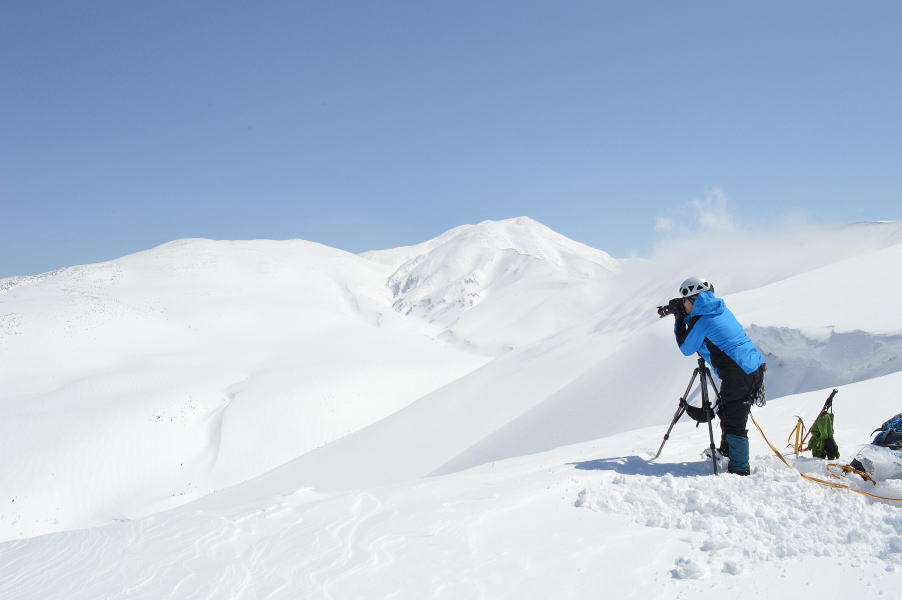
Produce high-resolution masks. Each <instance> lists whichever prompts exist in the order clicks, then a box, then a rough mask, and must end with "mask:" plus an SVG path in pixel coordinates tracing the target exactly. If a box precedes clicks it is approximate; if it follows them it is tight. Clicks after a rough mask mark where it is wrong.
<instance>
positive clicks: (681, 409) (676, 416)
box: [652, 402, 686, 460]
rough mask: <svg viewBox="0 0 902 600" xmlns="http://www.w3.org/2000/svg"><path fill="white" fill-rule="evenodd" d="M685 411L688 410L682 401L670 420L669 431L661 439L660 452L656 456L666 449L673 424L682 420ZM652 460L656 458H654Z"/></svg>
mask: <svg viewBox="0 0 902 600" xmlns="http://www.w3.org/2000/svg"><path fill="white" fill-rule="evenodd" d="M684 412H686V409H685V408H684V407H683V403H682V402H680V406H679V407H678V408H677V410H676V412H675V413H674V414H673V420H672V421H671V422H670V427H668V428H667V433H665V434H664V439H663V440H662V441H661V445H660V446H659V447H658V453H657V454H655V458H658V457H659V456H661V450H663V449H664V444H666V443H667V440H668V439H670V431H671V430H672V429H673V426H674V425H676V422H677V421H679V420H680V417H682V416H683V413H684ZM652 460H654V458H653V459H652Z"/></svg>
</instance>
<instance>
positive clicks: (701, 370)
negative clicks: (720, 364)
mask: <svg viewBox="0 0 902 600" xmlns="http://www.w3.org/2000/svg"><path fill="white" fill-rule="evenodd" d="M696 377H698V378H699V385H700V386H701V391H702V407H701V414H700V417H703V418H705V419H706V420H707V423H708V439H709V440H710V441H711V466H712V467H713V468H714V474H715V475H717V456H716V455H715V454H714V430H713V429H712V427H711V421H713V420H714V409H713V408H711V401H710V400H709V398H708V386H709V385H710V386H711V389H712V390H714V396H715V397H716V398H717V401H718V402H720V392H718V391H717V386H716V385H714V380H713V379H712V378H711V371H710V370H709V369H708V365H706V364H705V359H704V358H702V357H701V356H699V357H698V366H697V367H695V370H694V371H693V372H692V378H691V379H690V380H689V385H688V386H686V392H685V393H684V394H683V397H682V398H680V404H679V406H677V410H676V413H674V415H673V421H671V422H670V427H668V428H667V433H665V434H664V441H662V442H661V447H660V448H658V453H657V454H655V458H658V457H659V456H661V450H663V449H664V444H666V443H667V440H668V439H669V438H670V431H671V430H672V429H673V426H674V425H676V422H677V421H679V420H680V417H682V416H683V413H685V412H686V409H687V407H688V408H694V407H689V404H688V403H687V402H686V399H687V398H688V397H689V392H690V391H691V390H692V386H693V384H695V378H696ZM695 410H699V409H695ZM689 416H690V417H692V416H693V415H692V412H690V413H689ZM700 422H702V421H701V419H700V418H696V424H695V426H696V427H698V423H700Z"/></svg>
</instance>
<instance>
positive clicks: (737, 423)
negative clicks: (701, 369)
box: [717, 369, 764, 445]
mask: <svg viewBox="0 0 902 600" xmlns="http://www.w3.org/2000/svg"><path fill="white" fill-rule="evenodd" d="M763 379H764V370H763V369H758V370H757V371H755V372H753V373H749V374H746V373H741V374H735V375H734V374H731V375H730V376H728V377H724V378H723V379H722V380H721V383H720V407H719V408H718V409H717V416H718V417H720V432H721V440H723V436H724V435H726V434H728V433H729V434H731V435H738V436H740V437H746V438H747V437H748V436H749V435H748V433H749V432H748V429H746V425H748V420H749V410H751V408H752V400H753V396H754V394H755V392H756V391H757V390H758V388H759V387H761V382H762V381H763ZM721 445H725V444H724V443H723V441H721Z"/></svg>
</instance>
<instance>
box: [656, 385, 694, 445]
mask: <svg viewBox="0 0 902 600" xmlns="http://www.w3.org/2000/svg"><path fill="white" fill-rule="evenodd" d="M696 377H698V369H696V370H695V371H693V372H692V377H690V378H689V385H687V386H686V391H685V392H683V397H682V398H680V405H679V406H677V409H676V412H675V413H673V420H672V421H671V422H670V427H668V428H667V433H665V434H664V441H662V442H661V446H660V447H659V448H658V453H657V454H655V458H658V457H659V456H661V450H663V449H664V444H666V443H667V440H668V439H670V431H671V430H672V429H673V426H674V425H676V422H677V421H679V420H680V417H682V416H683V413H684V412H686V398H688V397H689V390H691V389H692V384H694V383H695V378H696ZM652 460H654V458H653V459H652Z"/></svg>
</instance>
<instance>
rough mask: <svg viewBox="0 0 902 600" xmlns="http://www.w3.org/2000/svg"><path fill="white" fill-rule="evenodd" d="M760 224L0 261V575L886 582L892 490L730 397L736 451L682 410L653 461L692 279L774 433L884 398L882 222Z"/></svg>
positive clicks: (108, 592) (615, 586) (368, 587)
mask: <svg viewBox="0 0 902 600" xmlns="http://www.w3.org/2000/svg"><path fill="white" fill-rule="evenodd" d="M749 235H750V234H748V233H743V232H733V234H732V237H733V238H737V237H742V236H746V237H748V236H749ZM756 240H757V243H756V244H755V245H754V248H755V256H754V261H752V260H751V257H750V256H746V255H743V254H742V252H741V251H740V250H736V249H734V248H735V247H736V245H733V244H730V245H724V251H723V252H721V253H715V254H713V255H712V254H711V253H707V254H706V255H705V256H706V258H703V259H701V260H700V261H699V262H696V263H693V264H692V265H686V264H679V265H678V263H677V262H675V260H674V256H686V255H687V254H686V253H688V255H689V256H696V255H698V256H702V254H700V253H694V254H693V249H697V246H693V245H692V244H693V242H692V241H691V240H689V241H687V240H679V239H676V240H671V241H667V242H665V243H663V244H662V245H661V247H659V248H658V250H657V251H656V253H655V255H654V256H652V258H651V259H614V258H612V257H610V256H609V255H607V254H606V253H604V252H602V251H600V250H596V249H593V248H589V247H587V246H584V245H582V244H578V243H576V242H573V241H572V240H568V239H567V238H564V237H563V236H560V235H559V234H557V233H555V232H553V231H551V230H550V229H548V228H547V227H545V226H544V225H541V224H540V223H537V222H535V221H533V220H531V219H528V218H525V217H520V218H517V219H510V220H506V221H500V222H485V223H481V224H478V225H467V226H462V227H458V228H455V229H453V230H451V231H449V232H447V233H446V234H443V235H442V236H439V237H438V238H435V239H434V240H430V241H428V242H425V243H423V244H420V245H417V246H410V247H405V248H398V249H394V250H383V251H376V252H369V253H364V254H362V255H352V254H348V253H346V252H342V251H340V250H336V249H332V248H328V247H325V246H321V245H319V244H313V243H310V242H304V241H300V240H292V241H285V242H274V241H267V240H258V241H248V242H214V241H210V240H181V241H178V242H173V243H171V244H166V245H164V246H161V247H159V248H155V249H152V250H149V251H146V252H142V253H138V254H135V255H131V256H127V257H124V258H122V259H118V260H115V261H111V262H108V263H102V264H98V265H87V266H81V267H72V268H69V269H63V270H60V271H55V272H52V273H48V274H43V275H39V276H27V277H20V278H13V279H7V280H0V364H2V365H3V371H2V386H0V417H2V419H0V451H2V452H3V455H4V457H5V461H4V466H3V467H2V468H0V491H2V496H0V506H2V509H0V537H2V539H5V540H7V541H5V542H4V543H0V598H10V599H12V598H15V599H17V600H18V599H23V598H24V599H32V598H33V599H38V598H40V599H46V598H60V599H63V598H65V599H78V598H86V599H87V598H91V599H95V598H163V597H165V598H298V597H301V598H335V599H344V598H514V597H516V598H582V597H585V596H599V595H601V596H603V597H611V598H659V597H664V598H670V597H691V598H708V597H711V598H714V597H723V596H724V595H725V594H729V595H730V596H731V597H736V598H752V597H755V598H757V597H761V596H764V595H766V596H767V597H776V598H782V597H789V596H793V597H795V596H799V595H806V596H808V595H812V594H814V595H818V594H820V595H829V596H830V597H846V596H849V597H852V596H853V595H854V597H868V598H871V597H874V598H876V597H880V596H881V595H883V596H890V595H891V594H896V595H897V594H898V588H899V581H900V576H899V571H900V570H902V503H890V502H882V501H877V500H872V499H869V498H866V497H864V496H861V495H859V494H855V493H853V492H850V491H847V490H839V489H832V488H828V487H823V486H819V485H816V484H814V483H811V482H809V481H806V480H804V479H803V478H801V477H800V476H799V473H798V471H797V470H796V469H798V470H801V471H804V472H806V473H810V474H812V475H815V476H817V477H822V478H829V477H830V476H829V475H827V474H826V472H825V462H824V461H820V460H818V459H813V458H810V457H808V456H807V455H803V456H801V457H799V458H797V459H796V458H794V457H793V458H791V459H790V460H791V461H792V462H793V463H794V464H795V467H796V469H790V468H787V467H786V466H785V465H783V463H782V462H780V461H779V460H778V459H777V458H776V457H775V456H773V454H772V453H771V451H770V450H769V449H768V448H767V446H766V445H765V443H764V441H763V440H762V439H761V437H760V435H759V434H758V432H757V431H756V430H755V429H754V427H753V426H752V425H751V423H750V425H749V426H750V431H749V438H750V442H751V450H752V465H753V473H752V475H751V476H750V477H747V478H739V477H735V476H730V475H728V474H721V475H718V476H714V475H713V474H712V473H711V465H710V461H707V460H705V459H703V458H701V457H700V452H701V451H702V450H703V449H704V448H706V447H707V445H708V437H707V429H706V428H704V427H699V428H695V427H694V424H692V423H690V422H688V418H686V419H684V421H682V422H681V423H680V424H678V425H677V426H676V427H675V429H674V432H673V434H672V435H671V438H670V440H669V441H668V442H667V444H666V445H665V447H664V451H663V453H662V456H661V457H660V458H659V459H657V460H651V457H652V456H654V454H655V452H656V450H657V448H658V445H659V444H660V443H661V440H662V437H663V434H664V431H665V430H666V427H667V424H668V423H669V421H670V419H671V417H672V415H673V412H674V410H675V409H676V407H677V399H678V397H679V395H680V394H682V392H683V390H684V389H685V386H686V383H687V382H688V380H689V376H690V374H691V372H692V369H693V368H694V367H695V361H694V359H692V358H686V357H683V356H681V355H680V354H679V352H678V351H677V349H676V347H675V344H674V342H673V339H672V331H671V328H672V320H670V319H663V320H658V319H657V317H656V315H655V314H654V307H655V306H656V305H657V304H661V303H664V302H666V301H667V299H668V298H670V297H671V296H673V295H674V294H673V289H674V288H675V287H676V284H677V283H678V281H674V278H676V279H677V280H679V279H681V278H682V277H684V276H686V275H690V274H695V273H698V274H704V275H707V276H708V277H710V278H711V279H712V281H714V282H715V286H716V287H717V291H718V294H719V295H723V296H725V298H726V300H727V303H728V305H729V306H730V308H731V309H732V310H733V311H734V312H735V313H736V315H737V317H738V318H739V319H740V321H741V322H742V323H743V324H744V325H745V326H746V328H747V331H748V332H749V335H750V336H751V337H752V338H753V339H754V340H755V341H756V343H757V344H758V346H759V347H760V348H761V350H762V351H763V352H764V353H765V354H766V355H767V356H766V358H767V361H768V378H767V385H768V390H769V396H770V402H769V403H768V404H767V406H765V407H763V408H756V409H755V410H754V411H753V414H754V415H755V416H756V418H757V419H758V420H759V422H760V423H761V425H762V427H763V428H764V430H765V432H766V433H767V435H768V436H769V438H770V440H771V441H772V442H773V443H774V444H775V445H777V446H778V447H780V448H782V447H783V446H784V444H785V443H786V437H787V435H788V434H789V431H790V430H791V428H792V427H793V425H794V424H795V416H794V415H800V416H802V418H803V419H805V421H806V423H810V421H811V420H812V419H813V418H814V416H815V415H816V414H817V412H818V410H819V409H820V407H821V404H822V403H823V401H824V399H825V398H826V397H827V395H828V394H829V392H830V389H831V388H833V387H838V388H839V389H840V392H839V394H838V395H837V397H836V400H835V411H836V427H837V441H838V443H839V446H840V450H841V452H842V459H841V461H840V462H842V463H845V462H848V460H850V459H851V457H852V456H854V454H855V453H856V452H857V451H858V449H859V448H860V447H861V446H862V445H863V444H865V443H866V442H867V441H868V440H869V439H870V432H871V430H872V429H873V428H874V427H876V426H877V425H879V424H880V423H881V422H882V421H883V420H885V419H886V418H888V417H889V416H892V415H893V414H895V413H897V412H900V411H902V404H900V397H902V396H900V393H899V391H900V390H902V312H900V311H898V307H897V305H898V299H899V298H900V297H902V275H900V274H899V270H898V266H897V265H898V264H899V262H900V260H902V224H899V223H894V222H889V223H881V224H867V225H854V226H849V227H845V228H837V229H831V230H830V231H829V235H825V232H824V231H823V230H820V229H817V228H811V229H810V230H809V229H805V230H795V231H793V232H792V233H790V232H786V231H774V232H771V233H768V234H760V236H759V237H758V238H756ZM705 242H706V243H710V242H712V239H711V238H710V236H709V238H708V239H706V240H705ZM777 258H779V260H777ZM768 259H773V260H772V261H771V262H772V263H773V264H775V265H776V266H775V268H773V269H771V270H770V271H768V270H766V269H762V268H760V263H761V262H762V261H764V262H765V263H766V262H768ZM737 264H749V265H750V267H749V268H748V269H744V270H737V269H736V265H737ZM687 269H688V270H689V271H691V272H687V271H686V270H687ZM674 272H677V273H678V274H677V275H674ZM837 282H841V285H838V284H837ZM715 435H716V436H717V435H719V432H717V430H715ZM843 481H844V482H845V483H847V484H849V485H852V486H854V487H857V488H860V489H862V490H867V491H870V492H872V493H876V494H879V495H885V496H892V497H899V498H902V480H896V479H891V480H887V481H883V482H880V483H879V485H877V486H873V485H872V484H870V483H868V482H864V481H862V480H860V479H859V478H858V477H856V476H847V477H845V478H844V479H843Z"/></svg>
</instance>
